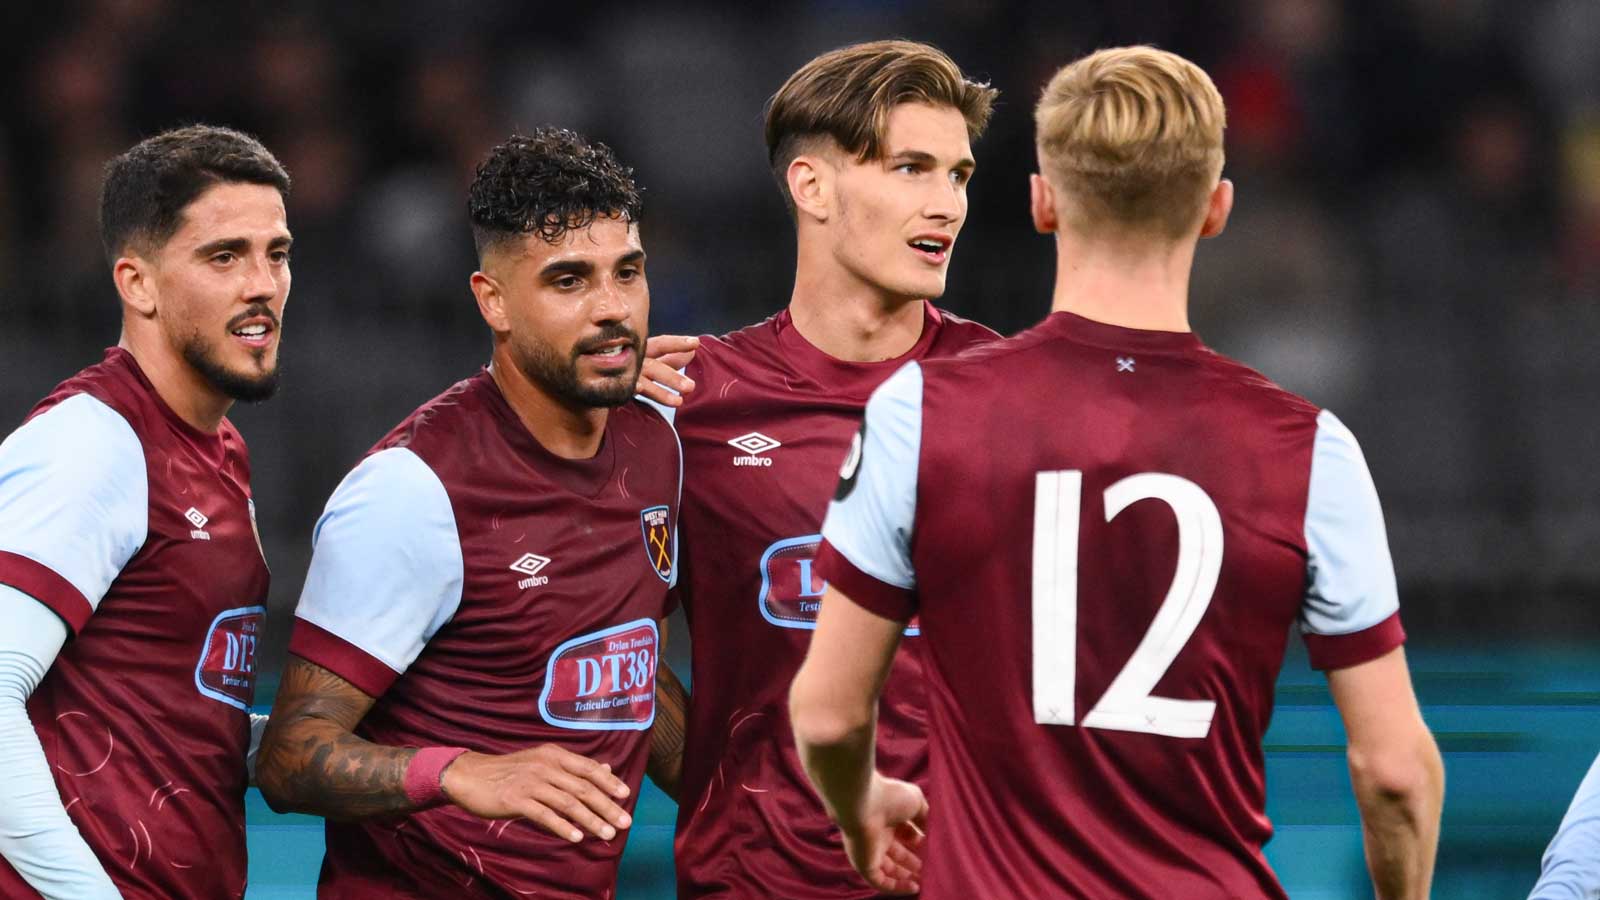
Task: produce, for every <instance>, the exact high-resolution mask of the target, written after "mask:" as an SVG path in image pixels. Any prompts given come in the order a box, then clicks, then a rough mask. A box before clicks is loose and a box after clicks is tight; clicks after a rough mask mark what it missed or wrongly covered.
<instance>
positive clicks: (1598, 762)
mask: <svg viewBox="0 0 1600 900" xmlns="http://www.w3.org/2000/svg"><path fill="white" fill-rule="evenodd" d="M1593 897H1600V757H1596V758H1595V761H1594V764H1593V765H1592V766H1590V767H1589V774H1588V775H1586V776H1585V777H1584V779H1583V783H1582V784H1580V785H1578V792H1577V794H1575V795H1574V796H1573V798H1572V805H1571V806H1570V807H1568V808H1567V814H1566V816H1564V817H1563V818H1562V819H1561V826H1560V827H1559V828H1558V829H1556V834H1555V837H1553V838H1551V839H1550V846H1549V847H1548V848H1546V850H1545V852H1544V861H1543V865H1542V866H1541V868H1540V871H1539V882H1538V883H1537V884H1535V885H1534V886H1533V891H1532V893H1530V894H1529V895H1528V900H1589V898H1593Z"/></svg>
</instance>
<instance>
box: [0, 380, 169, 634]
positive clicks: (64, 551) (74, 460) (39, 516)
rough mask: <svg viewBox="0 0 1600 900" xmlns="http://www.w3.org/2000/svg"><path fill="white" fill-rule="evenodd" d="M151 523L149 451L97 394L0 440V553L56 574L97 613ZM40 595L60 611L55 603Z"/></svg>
mask: <svg viewBox="0 0 1600 900" xmlns="http://www.w3.org/2000/svg"><path fill="white" fill-rule="evenodd" d="M149 525H150V500H149V481H148V476H147V475H146V473H145V458H144V447H143V445H141V444H140V443H139V437H138V435H136V434H134V431H133V427H132V426H130V425H129V424H128V422H127V420H126V419H124V418H123V417H122V416H121V415H120V414H119V413H117V412H116V411H115V410H113V409H112V408H111V407H109V406H107V405H105V404H104V403H102V402H101V401H99V400H97V399H95V398H94V397H91V396H89V395H88V394H78V395H76V396H73V397H68V398H67V399H66V400H63V401H62V402H60V403H58V404H57V405H55V406H53V407H51V408H50V409H48V410H46V411H44V412H43V413H40V414H39V415H37V416H34V417H33V418H32V419H30V420H29V421H28V422H27V424H25V425H23V426H22V427H21V428H18V429H17V430H16V431H14V432H12V434H11V436H10V437H8V438H6V440H5V443H3V444H0V551H3V552H7V553H14V554H16V555H18V556H23V557H26V558H28V559H30V560H32V561H33V562H36V563H39V564H40V565H43V566H44V567H45V568H48V569H49V570H51V571H52V572H54V573H56V575H59V576H60V577H61V578H63V579H65V580H66V581H67V582H68V583H70V584H71V585H72V586H73V587H74V588H75V589H77V591H78V593H80V594H82V595H83V599H84V600H85V601H87V602H88V604H89V608H90V609H91V610H92V609H94V608H95V607H96V606H98V605H99V603H100V598H102V597H104V596H105V593H106V591H107V590H108V589H110V587H111V583H112V582H113V581H115V580H116V579H117V576H118V575H119V574H121V572H122V567H123V566H125V565H127V563H128V560H129V559H132V558H133V555H134V554H135V553H137V552H139V548H140V547H141V546H143V545H144V541H145V536H146V533H147V532H148V530H149ZM39 599H40V600H41V601H43V602H45V603H46V604H47V605H50V606H51V607H52V608H55V598H52V597H41V598H39ZM57 611H58V612H65V611H64V610H57Z"/></svg>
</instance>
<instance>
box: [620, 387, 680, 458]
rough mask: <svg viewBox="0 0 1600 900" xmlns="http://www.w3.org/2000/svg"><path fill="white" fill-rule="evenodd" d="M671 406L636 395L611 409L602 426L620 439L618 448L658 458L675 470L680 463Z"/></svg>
mask: <svg viewBox="0 0 1600 900" xmlns="http://www.w3.org/2000/svg"><path fill="white" fill-rule="evenodd" d="M675 412H676V411H675V410H673V409H672V408H671V407H666V406H661V405H659V404H657V403H655V402H654V401H651V400H646V399H644V398H642V397H636V398H634V400H633V401H631V402H629V403H625V404H623V405H622V406H619V407H617V408H616V409H614V410H612V411H611V418H610V420H609V421H608V422H607V424H606V427H607V429H608V430H610V431H612V432H613V433H614V434H615V435H617V436H618V437H620V438H621V439H622V443H621V444H620V445H619V449H621V450H622V452H625V453H628V454H630V455H636V456H637V457H642V458H645V459H659V460H662V461H664V462H666V463H667V464H668V467H669V468H672V469H674V470H676V469H677V468H681V467H682V464H683V445H682V443H681V442H680V441H679V439H678V429H677V425H676V423H675V418H676V417H675V415H674V414H675Z"/></svg>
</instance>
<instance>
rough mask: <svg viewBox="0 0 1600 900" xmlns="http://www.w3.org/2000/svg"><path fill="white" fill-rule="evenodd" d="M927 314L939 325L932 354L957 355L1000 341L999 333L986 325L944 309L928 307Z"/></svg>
mask: <svg viewBox="0 0 1600 900" xmlns="http://www.w3.org/2000/svg"><path fill="white" fill-rule="evenodd" d="M929 312H930V313H931V315H932V317H933V318H934V320H935V321H937V322H938V323H939V334H938V336H937V337H936V338H934V342H933V348H932V349H933V352H934V353H936V354H939V355H941V356H943V355H949V354H952V353H959V352H961V351H962V350H964V349H966V348H968V347H977V346H981V345H983V344H989V343H993V342H994V341H998V340H1000V339H1001V338H1000V333H999V332H997V331H995V330H994V329H993V328H990V327H989V326H987V325H983V324H980V323H978V322H974V321H972V320H971V319H966V318H963V317H961V316H958V315H956V314H955V313H953V312H950V311H949V310H946V309H941V308H939V307H936V306H932V305H931V304H930V306H929Z"/></svg>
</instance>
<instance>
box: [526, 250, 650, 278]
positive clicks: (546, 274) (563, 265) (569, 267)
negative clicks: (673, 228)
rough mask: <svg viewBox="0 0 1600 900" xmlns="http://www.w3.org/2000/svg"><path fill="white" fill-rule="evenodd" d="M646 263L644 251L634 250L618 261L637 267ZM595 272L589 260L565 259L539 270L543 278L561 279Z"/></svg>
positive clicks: (621, 264)
mask: <svg viewBox="0 0 1600 900" xmlns="http://www.w3.org/2000/svg"><path fill="white" fill-rule="evenodd" d="M642 262H644V251H643V250H634V251H631V252H629V253H624V254H623V255H622V256H621V257H619V258H618V259H617V265H619V266H627V265H636V264H638V263H642ZM593 271H594V263H592V262H590V261H589V260H587V259H563V260H558V261H556V262H553V263H550V264H549V265H546V266H545V267H544V268H542V269H540V270H539V277H541V278H559V277H561V276H562V275H588V274H590V273H591V272H593Z"/></svg>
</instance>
